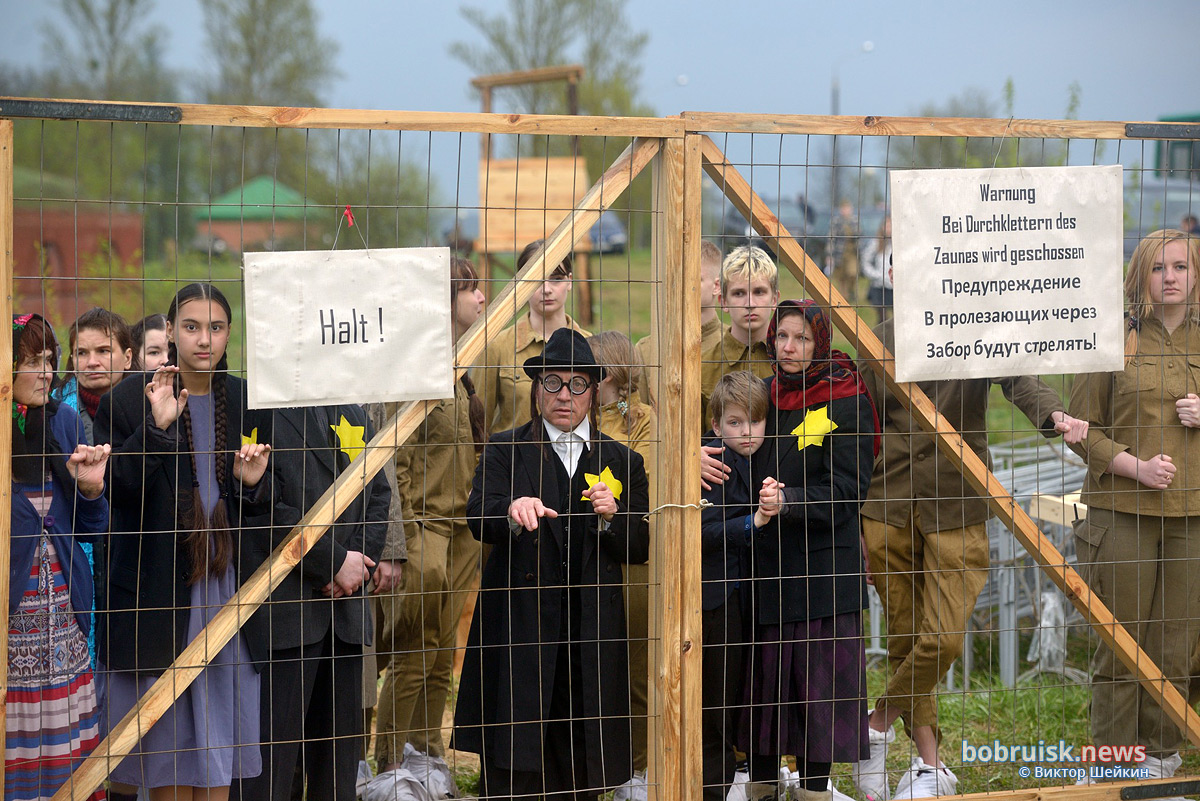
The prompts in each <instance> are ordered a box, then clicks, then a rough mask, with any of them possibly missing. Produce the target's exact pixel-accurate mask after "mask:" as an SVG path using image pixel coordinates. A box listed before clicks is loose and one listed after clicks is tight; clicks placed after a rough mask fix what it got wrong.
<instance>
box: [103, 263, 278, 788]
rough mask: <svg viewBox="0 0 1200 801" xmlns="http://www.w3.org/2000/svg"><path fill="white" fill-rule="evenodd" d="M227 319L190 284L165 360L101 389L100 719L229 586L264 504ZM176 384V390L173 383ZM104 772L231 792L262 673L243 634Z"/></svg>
mask: <svg viewBox="0 0 1200 801" xmlns="http://www.w3.org/2000/svg"><path fill="white" fill-rule="evenodd" d="M231 318H232V313H231V310H230V307H229V302H228V301H227V300H226V299H225V296H224V295H222V294H221V292H220V290H218V289H216V288H215V287H213V286H212V285H210V284H189V285H188V286H185V287H184V288H183V289H181V290H180V291H179V292H178V294H176V296H175V299H174V300H173V301H172V302H171V306H170V309H169V310H168V312H167V320H168V323H167V336H168V340H169V343H170V344H169V348H170V360H169V362H168V364H167V365H165V366H163V367H159V368H158V369H157V370H156V371H154V373H153V374H147V379H148V380H141V381H138V380H130V381H126V382H124V383H122V384H120V385H118V386H117V387H116V388H115V389H114V390H113V391H112V392H110V393H108V394H107V395H105V396H104V400H103V402H102V403H101V406H100V410H99V413H98V414H97V417H96V429H95V430H96V439H97V442H109V443H111V444H112V451H113V455H112V458H111V459H110V481H111V485H112V493H111V500H112V534H111V542H110V547H109V560H110V561H109V564H108V571H109V583H108V587H107V598H105V599H102V603H101V604H98V606H99V607H100V608H102V609H106V610H107V612H106V614H104V615H102V621H101V625H100V637H99V645H100V648H99V650H100V661H101V663H103V664H104V665H105V666H106V667H107V668H108V669H109V670H110V671H112V672H111V674H110V677H109V684H108V690H107V699H106V706H107V711H106V717H107V720H108V721H109V722H110V723H111V722H115V721H117V720H120V719H121V717H122V716H123V715H124V714H125V713H127V712H128V711H129V710H130V709H131V708H132V707H133V706H134V705H135V704H136V703H137V700H138V698H139V696H141V695H142V693H144V692H145V691H146V690H147V689H149V688H150V686H151V685H152V684H153V683H154V682H155V681H156V680H157V679H158V678H159V676H160V675H162V673H163V672H164V671H166V670H167V668H168V667H169V666H170V665H171V663H172V662H173V661H174V660H175V658H176V657H177V656H179V654H180V652H182V650H183V649H184V647H186V646H187V644H188V643H189V642H191V641H192V640H193V639H194V638H195V637H196V635H197V634H199V633H200V631H201V630H202V629H203V628H204V626H205V625H206V624H207V623H208V622H209V621H210V620H211V619H212V618H213V617H214V616H215V615H216V613H217V612H218V611H220V609H221V606H222V605H223V604H224V603H225V602H226V601H227V600H229V598H231V597H232V596H233V594H234V592H236V590H237V578H236V567H237V565H236V561H237V551H238V544H239V540H240V537H239V531H238V529H239V521H240V520H241V519H242V518H244V517H245V516H247V515H249V514H260V513H264V512H266V511H268V510H269V509H270V507H271V503H272V491H271V487H270V482H269V479H268V478H267V477H266V475H265V473H266V467H267V459H268V454H269V452H270V446H268V445H266V444H263V443H260V442H258V441H257V440H258V436H257V434H258V429H257V428H256V427H255V426H254V425H253V424H252V421H250V420H248V419H247V418H246V383H245V381H243V380H242V379H240V378H236V377H234V376H232V375H230V374H229V373H228V361H227V358H226V353H225V349H226V346H227V345H228V342H229V328H230V321H231ZM177 387H178V389H177ZM206 656H207V659H208V662H207V665H208V666H207V667H206V669H205V671H204V673H203V674H201V675H200V676H199V677H198V678H197V679H196V681H195V682H194V683H193V684H192V685H191V686H190V687H189V688H188V689H187V690H186V691H185V692H184V693H183V695H181V696H180V698H179V700H178V701H177V702H176V703H175V705H174V706H173V707H171V709H169V710H168V711H167V712H166V713H165V714H164V715H163V716H162V718H161V719H160V720H159V721H158V723H157V724H155V725H154V727H153V728H151V729H149V730H148V731H146V732H143V734H142V739H141V742H140V743H139V745H138V747H137V748H136V749H135V750H134V751H132V752H131V753H130V755H129V757H127V758H126V759H125V761H124V762H122V763H121V764H120V765H118V766H117V767H116V769H115V770H114V771H113V772H112V779H113V780H114V781H118V782H122V783H127V784H129V785H136V786H141V787H146V788H148V789H149V790H150V797H151V798H152V799H154V801H158V799H172V800H173V801H178V799H184V800H185V801H186V799H210V800H211V799H216V800H217V801H223V799H226V798H228V796H229V785H230V783H231V782H232V780H233V779H235V778H246V777H250V776H255V775H257V774H258V773H259V771H260V770H261V769H262V764H261V757H260V753H261V752H260V749H259V744H258V741H259V725H258V724H259V677H258V674H257V672H256V668H255V666H254V664H253V662H252V659H251V656H250V653H249V651H248V648H247V641H246V639H245V638H244V636H243V635H242V634H241V633H239V634H238V635H237V636H236V637H235V638H234V639H233V640H232V641H230V642H229V643H228V644H227V645H226V646H225V647H224V648H222V649H221V650H220V651H219V652H218V653H210V654H207V655H206Z"/></svg>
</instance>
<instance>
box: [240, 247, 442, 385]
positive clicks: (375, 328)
mask: <svg viewBox="0 0 1200 801" xmlns="http://www.w3.org/2000/svg"><path fill="white" fill-rule="evenodd" d="M245 271H246V354H247V362H246V372H247V380H248V383H249V403H250V408H252V409H276V408H280V407H285V406H309V405H325V404H335V403H372V402H377V401H405V400H425V399H439V398H449V397H452V396H453V394H454V343H453V341H452V334H451V318H450V251H449V249H448V248H390V249H380V250H370V251H367V250H338V251H298V252H277V253H247V254H245Z"/></svg>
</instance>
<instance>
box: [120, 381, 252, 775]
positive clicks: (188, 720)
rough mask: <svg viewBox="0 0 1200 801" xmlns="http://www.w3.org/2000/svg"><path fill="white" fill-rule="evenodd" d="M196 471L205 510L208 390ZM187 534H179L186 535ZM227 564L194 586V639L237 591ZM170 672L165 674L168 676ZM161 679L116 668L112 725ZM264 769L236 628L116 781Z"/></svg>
mask: <svg viewBox="0 0 1200 801" xmlns="http://www.w3.org/2000/svg"><path fill="white" fill-rule="evenodd" d="M187 403H188V408H189V409H190V410H191V414H192V441H193V445H194V447H195V452H196V453H195V459H196V475H197V477H198V481H199V484H200V498H201V501H202V502H203V504H204V512H205V514H207V515H211V514H212V510H213V508H214V507H215V506H216V505H217V503H218V502H219V501H220V491H219V489H218V487H217V476H216V459H215V456H214V454H213V449H214V447H215V444H214V437H213V432H214V430H215V426H214V422H213V405H212V396H211V395H190V396H189V397H188V402H187ZM181 536H182V534H181ZM237 589H238V582H237V576H236V575H235V573H234V568H233V566H232V565H230V566H229V567H228V568H227V569H226V570H225V572H224V573H223V574H222V575H220V576H213V575H211V574H210V575H208V576H206V577H205V579H204V580H203V581H200V582H197V583H196V584H194V585H193V586H192V591H191V606H192V608H191V614H190V616H189V618H188V630H187V638H188V641H189V642H191V641H192V640H194V639H195V638H196V636H197V635H198V634H199V633H200V632H201V631H202V630H203V629H204V627H205V626H206V625H207V624H208V622H209V621H211V620H212V619H213V618H214V617H215V616H216V614H217V613H218V612H219V611H220V610H221V607H222V605H224V603H225V602H226V601H228V600H229V599H230V598H232V597H233V595H234V593H236V592H237ZM164 675H165V674H164ZM157 679H158V677H157V676H151V675H146V674H134V673H124V672H121V673H114V674H112V675H111V676H110V677H109V681H108V685H107V697H106V699H105V702H106V704H107V706H108V709H109V712H108V714H107V715H106V717H107V719H108V720H109V721H111V722H112V723H115V722H116V721H118V720H120V719H121V718H122V717H123V716H124V715H125V713H127V712H128V711H129V710H130V709H132V708H133V706H134V704H135V703H137V700H138V698H139V697H140V696H141V695H142V694H143V693H145V692H146V691H147V690H149V689H150V687H151V686H152V685H153V684H154V682H155V681H156V680H157ZM261 771H262V752H261V749H260V746H259V676H258V672H257V671H256V670H255V668H254V664H253V663H252V662H251V661H250V654H249V651H248V649H247V648H246V642H245V639H244V637H243V635H242V633H241V632H240V631H239V632H238V634H237V636H236V637H234V638H233V639H232V640H230V641H229V642H228V643H227V644H226V645H225V647H224V648H222V649H221V651H220V653H218V654H217V655H216V656H214V657H213V658H212V660H211V661H210V662H209V665H208V667H207V668H206V669H205V671H204V672H203V673H201V674H200V675H199V676H198V677H197V678H196V680H195V681H194V682H193V683H192V685H191V686H190V687H188V688H187V690H186V691H184V693H183V695H181V696H180V697H179V700H178V701H176V702H175V705H174V706H172V707H171V708H170V709H168V710H167V711H166V712H165V713H164V714H163V716H162V718H161V719H160V720H159V722H158V723H157V724H156V725H155V726H154V727H153V728H152V729H150V730H149V731H148V732H146V733H145V734H144V735H143V736H142V739H141V742H140V743H139V744H138V745H137V746H136V747H135V748H134V749H133V750H132V751H131V752H130V754H129V756H128V757H126V758H125V760H124V761H123V762H122V763H121V764H120V765H118V766H117V768H116V769H115V770H114V771H113V772H112V776H111V778H112V780H113V781H118V782H124V783H126V784H132V785H136V786H139V787H169V786H185V787H226V786H228V785H230V784H231V783H232V782H233V780H234V779H238V778H250V777H252V776H257V775H258V774H259V773H260V772H261Z"/></svg>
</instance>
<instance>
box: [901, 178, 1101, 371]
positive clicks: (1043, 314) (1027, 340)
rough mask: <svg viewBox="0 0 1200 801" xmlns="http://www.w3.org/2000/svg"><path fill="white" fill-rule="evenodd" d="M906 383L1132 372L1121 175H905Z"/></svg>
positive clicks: (903, 344) (903, 298) (903, 349)
mask: <svg viewBox="0 0 1200 801" xmlns="http://www.w3.org/2000/svg"><path fill="white" fill-rule="evenodd" d="M891 195H892V209H893V211H892V263H893V268H894V271H895V272H894V283H895V298H894V300H895V315H896V322H895V331H896V353H895V356H896V379H897V380H898V381H928V380H935V379H943V378H993V377H1000V376H1011V375H1040V374H1051V373H1088V372H1104V371H1112V370H1120V369H1121V366H1122V358H1123V339H1122V331H1123V325H1122V314H1123V312H1122V300H1121V259H1122V255H1121V254H1122V251H1121V235H1122V234H1121V232H1122V205H1121V204H1122V198H1121V167H1120V165H1113V166H1100V167H1014V168H1003V169H982V170H897V171H893V172H892V174H891Z"/></svg>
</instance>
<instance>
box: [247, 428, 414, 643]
mask: <svg viewBox="0 0 1200 801" xmlns="http://www.w3.org/2000/svg"><path fill="white" fill-rule="evenodd" d="M256 414H258V415H261V416H262V417H263V418H265V419H264V421H263V422H264V424H265V425H266V428H265V430H260V431H259V441H260V442H270V443H271V447H272V451H271V466H270V470H269V472H270V474H271V478H272V483H273V485H274V487H275V495H276V497H277V498H278V500H277V502H276V504H275V508H274V509H273V510H272V511H271V512H270V513H269V514H267V515H255V516H252V517H249V518H248V519H247V520H246V521H245V523H244V530H243V545H242V548H243V555H244V558H243V560H242V563H241V570H242V575H241V576H240V578H241V581H242V582H245V581H246V579H248V578H249V577H250V575H251V574H252V573H253V572H254V571H255V570H256V569H257V567H258V565H260V564H262V563H263V562H265V561H266V560H267V559H268V558H270V556H271V552H272V551H274V550H275V546H277V545H278V544H279V543H280V542H282V541H283V539H284V538H285V537H286V536H287V535H288V534H289V533H291V531H292V529H293V528H294V527H295V525H296V523H298V522H299V521H300V519H301V518H302V517H303V516H304V515H305V514H306V513H307V512H308V511H309V509H310V508H311V507H312V506H314V505H315V504H316V502H317V500H318V499H320V497H321V495H322V494H323V493H324V492H325V490H327V489H329V487H330V486H331V485H332V484H333V482H334V481H335V480H336V479H337V477H338V475H340V474H341V472H342V471H343V470H345V469H346V468H347V467H348V466H349V464H350V456H349V454H347V453H345V452H344V451H343V450H341V448H340V446H339V442H338V440H337V437H336V436H335V434H334V431H333V429H331V428H330V426H335V425H339V423H340V421H341V418H342V416H343V415H344V416H345V418H346V422H347V423H349V424H350V425H351V426H355V427H362V429H363V432H362V436H363V441H364V442H369V441H370V439H371V436H372V435H373V434H374V431H373V430H372V426H371V425H370V422H369V421H368V420H367V415H366V412H365V411H364V410H363V408H362V407H361V406H359V405H357V404H346V405H343V406H324V407H315V408H297V409H277V410H273V411H262V412H256ZM264 437H268V438H269V439H264ZM389 467H390V466H389V465H385V466H384V470H387V469H389ZM384 470H381V471H380V472H378V473H377V474H376V475H375V478H373V479H372V480H371V481H370V483H368V484H367V491H366V492H364V493H359V494H358V496H357V497H355V499H354V501H353V502H352V503H351V504H350V506H349V508H347V509H346V511H345V512H343V513H342V515H341V516H340V517H339V518H338V519H337V522H336V523H334V525H333V526H332V527H331V528H330V530H329V531H327V532H325V534H324V535H323V536H322V537H321V538H320V539H319V540H317V542H316V543H315V544H314V545H313V547H312V549H311V550H310V551H309V552H308V553H307V554H306V555H305V556H304V558H303V559H301V560H300V564H299V565H297V566H296V568H295V569H293V570H292V571H291V572H289V573H288V575H287V577H286V578H284V580H283V583H282V584H280V585H279V586H278V587H276V588H275V592H273V593H271V596H270V599H269V601H268V602H267V603H266V604H264V605H263V607H262V608H261V609H260V610H259V611H258V613H256V614H255V615H254V617H253V618H252V619H251V620H250V622H249V623H248V624H247V638H246V639H247V641H248V642H249V643H250V648H251V652H252V653H253V654H254V655H255V658H256V659H258V658H261V657H262V656H265V654H262V653H260V652H262V650H263V646H266V647H267V648H269V649H273V650H279V649H283V648H297V647H299V646H301V645H312V644H313V643H317V642H320V641H321V640H322V639H323V638H324V637H325V635H326V634H327V633H328V632H329V627H330V626H331V625H332V626H333V630H334V634H335V635H336V636H337V638H338V639H339V640H341V641H342V642H346V643H351V644H355V645H369V644H370V643H371V637H372V632H373V630H374V629H373V626H372V624H371V611H370V608H369V606H368V603H367V591H368V589H369V582H368V583H365V584H364V585H363V587H362V589H361V590H359V592H358V593H356V594H355V595H352V596H346V597H343V598H338V599H330V598H327V597H325V595H323V594H322V593H321V588H322V587H324V586H325V585H327V584H329V583H330V582H331V581H333V577H334V575H335V574H336V573H337V571H338V569H339V568H340V567H341V566H342V562H344V561H345V559H346V552H347V551H361V552H362V553H364V554H366V555H367V556H369V557H370V558H371V559H372V560H375V561H378V560H379V558H380V555H381V554H382V553H383V546H384V543H385V541H386V540H387V530H388V520H389V508H390V505H391V499H392V490H391V487H390V486H389V485H388V482H387V475H386V474H385V473H384Z"/></svg>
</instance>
